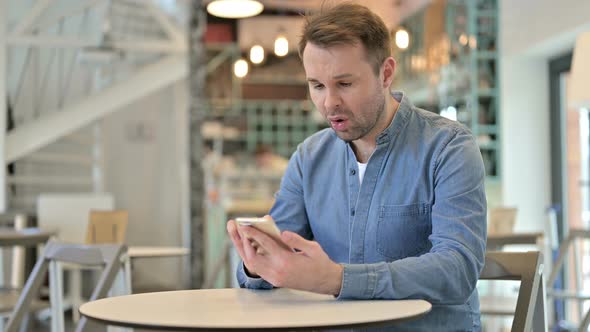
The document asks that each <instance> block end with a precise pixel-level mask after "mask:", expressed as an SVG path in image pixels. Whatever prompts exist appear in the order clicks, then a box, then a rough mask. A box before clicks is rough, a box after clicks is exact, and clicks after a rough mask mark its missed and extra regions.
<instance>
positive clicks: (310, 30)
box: [299, 2, 391, 74]
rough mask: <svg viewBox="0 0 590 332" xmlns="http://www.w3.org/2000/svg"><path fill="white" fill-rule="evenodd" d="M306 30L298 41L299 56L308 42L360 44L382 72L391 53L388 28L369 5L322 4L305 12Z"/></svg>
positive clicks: (333, 44)
mask: <svg viewBox="0 0 590 332" xmlns="http://www.w3.org/2000/svg"><path fill="white" fill-rule="evenodd" d="M306 18H307V20H306V22H305V25H304V26H303V34H302V35H301V40H300V41H299V56H300V57H303V51H304V50H305V46H307V43H312V44H314V45H317V46H319V47H323V48H326V47H330V46H335V45H357V44H358V43H359V42H360V43H361V44H362V45H363V46H364V47H365V50H366V52H367V60H368V61H369V63H370V64H371V65H372V66H373V69H374V70H375V73H376V74H377V73H379V69H380V68H381V64H383V61H385V59H387V58H388V57H389V56H391V44H390V38H389V31H388V30H387V27H386V26H385V23H384V22H383V20H382V19H381V18H380V17H379V16H377V14H375V13H373V12H372V11H370V10H369V9H368V8H367V7H365V6H362V5H358V4H354V3H351V2H345V3H341V4H338V5H336V6H331V7H328V8H324V6H322V8H321V9H320V10H319V11H318V12H317V13H314V14H312V15H307V16H306Z"/></svg>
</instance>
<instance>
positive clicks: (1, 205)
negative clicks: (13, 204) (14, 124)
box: [0, 0, 8, 212]
mask: <svg viewBox="0 0 590 332" xmlns="http://www.w3.org/2000/svg"><path fill="white" fill-rule="evenodd" d="M7 2H8V1H3V0H2V1H0V212H5V211H6V157H5V149H4V145H5V143H4V142H5V140H6V111H7V109H6V91H7V84H6V81H7V78H8V75H7V73H6V53H7V49H6V46H7V44H6V25H7V23H6V22H7V21H8V17H7V16H8V15H7V13H6V11H7V10H8V5H7Z"/></svg>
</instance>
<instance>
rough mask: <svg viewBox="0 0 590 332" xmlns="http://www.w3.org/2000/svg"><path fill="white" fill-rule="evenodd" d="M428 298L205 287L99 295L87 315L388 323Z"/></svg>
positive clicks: (250, 326) (285, 325)
mask: <svg viewBox="0 0 590 332" xmlns="http://www.w3.org/2000/svg"><path fill="white" fill-rule="evenodd" d="M430 309H431V305H430V303H428V302H427V301H424V300H355V301H346V300H337V299H335V298H334V297H333V296H331V295H321V294H315V293H309V292H302V291H296V290H291V289H273V290H250V289H237V288H231V289H202V290H183V291H172V292H156V293H143V294H134V295H126V296H119V297H111V298H105V299H100V300H97V301H93V302H89V303H86V304H83V305H82V306H81V307H80V313H82V315H84V316H86V317H88V318H90V319H94V320H98V321H101V322H103V323H108V324H112V325H119V326H128V327H136V328H157V329H180V330H228V329H242V330H254V329H273V330H276V329H297V328H316V329H317V328H334V327H367V326H383V325H388V324H391V323H394V322H396V321H404V320H408V319H411V318H415V317H418V316H421V315H423V314H425V313H427V312H429V311H430Z"/></svg>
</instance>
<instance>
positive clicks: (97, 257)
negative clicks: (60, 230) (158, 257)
mask: <svg viewBox="0 0 590 332" xmlns="http://www.w3.org/2000/svg"><path fill="white" fill-rule="evenodd" d="M126 250H127V249H126V247H125V246H124V245H120V244H97V245H82V244H66V243H60V242H56V241H50V242H48V243H47V245H46V246H45V249H44V251H43V254H42V256H41V257H40V258H39V259H38V260H37V263H36V264H35V267H34V268H33V272H31V274H30V276H29V278H28V279H27V282H26V284H25V287H24V288H23V290H22V292H21V295H20V297H19V299H18V302H17V304H16V307H15V309H14V311H13V312H12V315H11V316H10V319H9V321H8V325H7V326H6V331H7V332H14V331H17V329H18V327H19V326H20V324H21V321H22V319H23V316H24V315H25V314H26V312H27V311H28V308H29V306H30V304H31V302H32V300H33V298H34V297H36V295H37V293H38V292H39V288H40V287H41V284H42V283H43V281H44V278H45V273H46V272H47V270H48V269H49V270H50V271H49V272H50V275H49V285H50V286H49V287H50V293H51V294H50V302H51V306H52V318H51V319H52V330H57V331H63V327H64V322H63V319H64V318H63V308H61V296H63V292H62V285H61V284H60V283H59V280H61V278H59V275H58V274H59V273H61V271H60V270H59V269H58V265H57V263H58V262H66V263H74V264H80V265H86V266H91V265H92V266H104V269H103V271H102V274H101V275H100V278H99V280H98V283H97V285H96V287H95V288H94V290H93V292H92V295H91V297H90V301H94V300H97V299H100V298H103V297H105V296H106V295H107V293H108V291H109V289H110V287H111V285H112V284H113V281H114V280H115V277H116V275H117V273H118V271H119V268H120V266H121V257H122V255H123V254H124V253H125V252H126ZM86 323H87V321H86V319H85V318H82V319H80V320H79V321H78V325H77V327H76V331H83V329H84V327H85V325H86ZM53 327H55V329H54V328H53Z"/></svg>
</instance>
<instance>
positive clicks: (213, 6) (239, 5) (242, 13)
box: [207, 0, 264, 18]
mask: <svg viewBox="0 0 590 332" xmlns="http://www.w3.org/2000/svg"><path fill="white" fill-rule="evenodd" d="M263 9H264V6H263V5H262V3H260V1H256V0H214V1H211V2H210V3H209V4H208V5H207V12H209V14H211V15H213V16H217V17H223V18H245V17H252V16H256V15H258V14H260V13H261V12H262V10H263Z"/></svg>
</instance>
